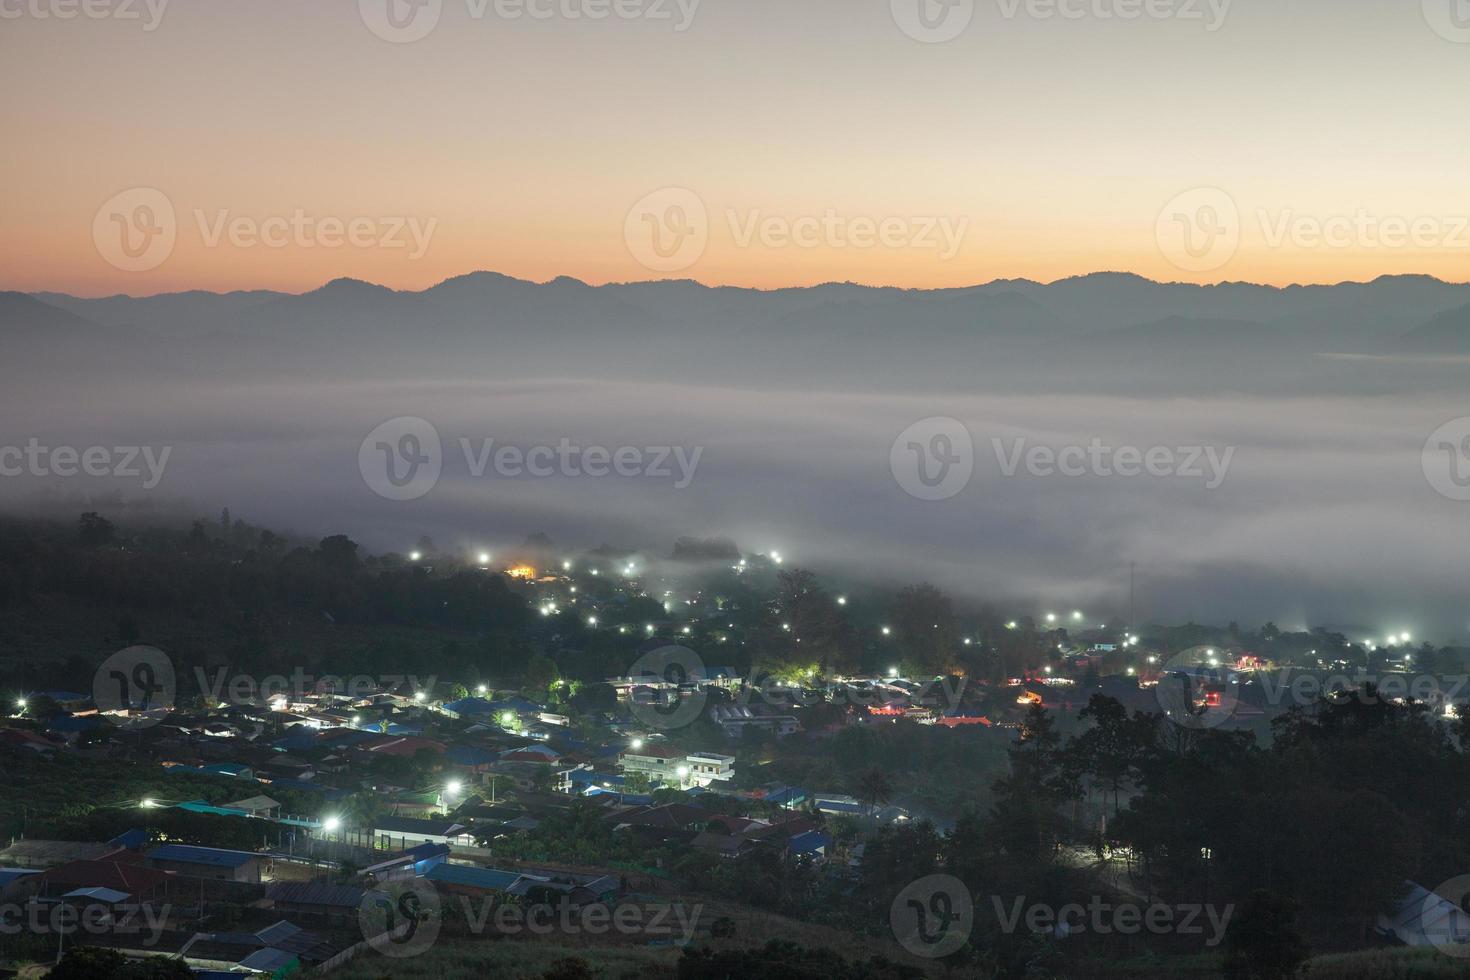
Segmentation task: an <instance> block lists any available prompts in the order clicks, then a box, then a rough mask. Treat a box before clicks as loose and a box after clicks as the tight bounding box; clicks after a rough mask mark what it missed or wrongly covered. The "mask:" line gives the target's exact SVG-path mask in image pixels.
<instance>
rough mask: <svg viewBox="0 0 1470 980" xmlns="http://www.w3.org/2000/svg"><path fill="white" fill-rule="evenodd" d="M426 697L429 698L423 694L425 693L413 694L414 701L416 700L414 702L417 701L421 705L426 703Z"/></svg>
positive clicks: (415, 692)
mask: <svg viewBox="0 0 1470 980" xmlns="http://www.w3.org/2000/svg"><path fill="white" fill-rule="evenodd" d="M426 696H427V695H425V694H424V692H423V691H414V692H413V699H414V700H415V701H417V702H419V703H420V704H423V702H424V698H425V697H426Z"/></svg>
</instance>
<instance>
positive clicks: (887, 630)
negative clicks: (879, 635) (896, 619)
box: [883, 626, 893, 636]
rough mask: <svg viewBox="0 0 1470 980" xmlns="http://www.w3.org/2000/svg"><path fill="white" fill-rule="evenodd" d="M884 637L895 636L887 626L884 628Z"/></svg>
mask: <svg viewBox="0 0 1470 980" xmlns="http://www.w3.org/2000/svg"><path fill="white" fill-rule="evenodd" d="M883 635H884V636H892V635H893V630H891V629H889V628H888V627H887V626H885V627H883Z"/></svg>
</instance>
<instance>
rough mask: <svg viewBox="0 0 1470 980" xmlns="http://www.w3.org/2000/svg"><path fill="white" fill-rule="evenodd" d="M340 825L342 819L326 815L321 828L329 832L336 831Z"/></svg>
mask: <svg viewBox="0 0 1470 980" xmlns="http://www.w3.org/2000/svg"><path fill="white" fill-rule="evenodd" d="M341 826H342V821H341V819H339V818H337V817H328V818H327V819H325V820H323V821H322V829H323V830H325V831H326V832H327V833H329V834H334V833H336V832H337V830H338V829H340V828H341Z"/></svg>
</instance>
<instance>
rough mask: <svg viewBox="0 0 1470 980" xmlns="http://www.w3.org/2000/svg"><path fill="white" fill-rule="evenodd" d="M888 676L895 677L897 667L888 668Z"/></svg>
mask: <svg viewBox="0 0 1470 980" xmlns="http://www.w3.org/2000/svg"><path fill="white" fill-rule="evenodd" d="M888 676H889V677H897V676H898V668H897V667H889V668H888Z"/></svg>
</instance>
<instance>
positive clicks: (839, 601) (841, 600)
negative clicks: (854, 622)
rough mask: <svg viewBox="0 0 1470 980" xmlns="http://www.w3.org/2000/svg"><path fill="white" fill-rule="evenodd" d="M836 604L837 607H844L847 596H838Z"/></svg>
mask: <svg viewBox="0 0 1470 980" xmlns="http://www.w3.org/2000/svg"><path fill="white" fill-rule="evenodd" d="M837 604H838V605H839V606H845V605H847V596H845V595H840V596H838V597H837Z"/></svg>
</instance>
